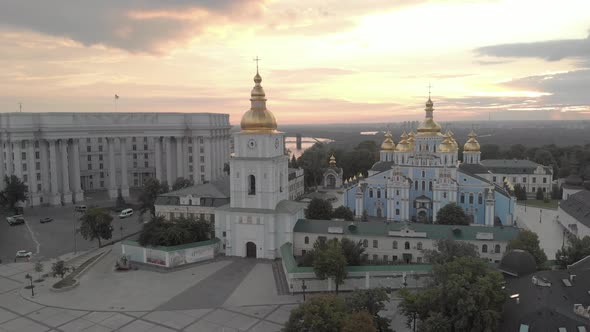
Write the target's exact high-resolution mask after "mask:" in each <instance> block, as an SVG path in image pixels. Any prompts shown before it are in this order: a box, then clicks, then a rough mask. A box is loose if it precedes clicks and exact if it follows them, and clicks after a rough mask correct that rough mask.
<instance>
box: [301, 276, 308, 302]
mask: <svg viewBox="0 0 590 332" xmlns="http://www.w3.org/2000/svg"><path fill="white" fill-rule="evenodd" d="M306 289H307V286H305V280H303V279H302V280H301V290H302V291H303V302H305V290H306Z"/></svg>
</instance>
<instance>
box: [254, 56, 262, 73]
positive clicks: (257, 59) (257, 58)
mask: <svg viewBox="0 0 590 332" xmlns="http://www.w3.org/2000/svg"><path fill="white" fill-rule="evenodd" d="M253 60H254V61H256V72H258V61H260V60H262V59H260V58H259V57H258V55H257V56H256V57H255V58H254V59H253Z"/></svg>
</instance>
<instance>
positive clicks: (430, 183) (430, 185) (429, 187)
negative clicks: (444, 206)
mask: <svg viewBox="0 0 590 332" xmlns="http://www.w3.org/2000/svg"><path fill="white" fill-rule="evenodd" d="M428 190H429V191H432V181H430V182H428Z"/></svg>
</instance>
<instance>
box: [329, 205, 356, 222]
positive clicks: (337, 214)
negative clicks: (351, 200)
mask: <svg viewBox="0 0 590 332" xmlns="http://www.w3.org/2000/svg"><path fill="white" fill-rule="evenodd" d="M332 218H334V219H336V218H337V219H344V220H346V221H353V220H354V213H352V210H351V209H349V208H347V207H345V206H342V205H340V206H339V207H337V208H336V209H334V212H333V213H332Z"/></svg>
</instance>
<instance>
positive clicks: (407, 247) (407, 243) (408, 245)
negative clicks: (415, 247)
mask: <svg viewBox="0 0 590 332" xmlns="http://www.w3.org/2000/svg"><path fill="white" fill-rule="evenodd" d="M404 249H406V250H408V249H410V242H407V241H406V243H404Z"/></svg>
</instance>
